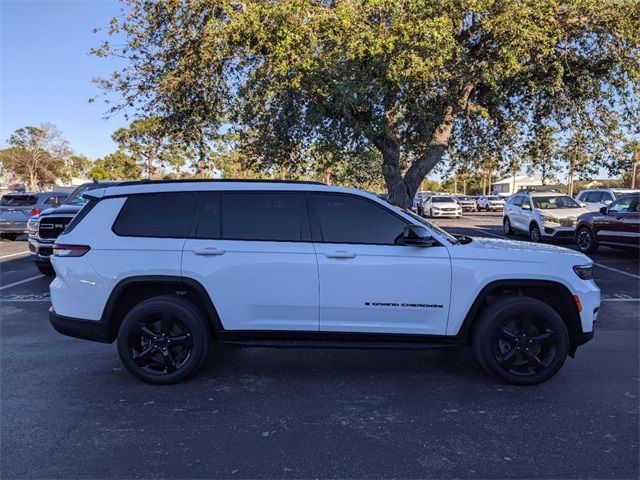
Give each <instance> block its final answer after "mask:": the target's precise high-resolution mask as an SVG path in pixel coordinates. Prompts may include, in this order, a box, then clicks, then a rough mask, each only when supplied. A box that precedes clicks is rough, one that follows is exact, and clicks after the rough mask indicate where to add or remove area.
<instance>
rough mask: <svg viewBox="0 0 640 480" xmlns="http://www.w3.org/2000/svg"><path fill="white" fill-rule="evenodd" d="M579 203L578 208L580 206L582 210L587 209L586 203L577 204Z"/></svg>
mask: <svg viewBox="0 0 640 480" xmlns="http://www.w3.org/2000/svg"><path fill="white" fill-rule="evenodd" d="M579 203H580V206H581V207H582V208H587V204H586V203H584V202H579Z"/></svg>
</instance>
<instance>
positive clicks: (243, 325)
mask: <svg viewBox="0 0 640 480" xmlns="http://www.w3.org/2000/svg"><path fill="white" fill-rule="evenodd" d="M87 196H89V197H90V198H91V200H90V202H89V203H88V204H87V205H86V206H85V207H84V209H83V211H82V212H81V214H80V216H79V217H76V218H80V217H81V220H80V221H78V222H74V223H73V224H71V225H69V227H67V229H66V230H65V231H64V233H63V234H62V235H60V237H58V239H57V241H56V245H55V246H54V247H53V258H52V263H53V266H54V268H55V270H56V273H57V278H56V279H55V280H54V281H53V283H52V284H51V300H52V304H53V306H52V308H51V310H50V321H51V323H52V324H53V326H54V327H55V328H56V329H57V330H58V331H59V332H61V333H63V334H66V335H70V336H75V337H79V338H85V339H89V340H95V341H100V342H107V343H109V342H113V341H114V340H117V346H118V353H119V355H120V358H121V360H122V362H123V364H124V365H125V367H126V368H127V369H128V371H129V372H130V373H132V374H133V375H134V376H136V377H138V378H140V379H142V380H144V381H147V382H150V383H158V384H167V383H174V382H177V381H179V380H182V379H183V378H185V377H187V376H188V375H190V374H192V373H194V372H195V371H196V370H197V369H198V368H199V367H200V365H201V364H202V362H203V361H204V359H205V355H206V352H207V348H208V346H209V344H210V342H212V341H213V342H216V343H224V342H228V343H234V344H241V345H249V346H289V347H292V346H295V347H299V346H307V347H313V346H321V347H328V346H337V347H345V346H349V347H364V348H371V347H377V348H379V347H390V348H433V347H451V346H461V347H462V346H467V345H471V346H472V347H473V350H474V351H475V355H476V356H477V358H478V360H479V361H480V363H481V364H482V365H483V366H484V367H485V368H486V369H487V370H488V371H489V372H490V373H492V374H493V375H495V376H497V377H498V378H500V379H502V380H504V381H506V382H511V383H514V384H521V385H527V384H535V383H539V382H542V381H544V380H547V379H549V378H551V377H552V376H553V375H555V374H556V373H557V372H558V370H559V369H560V368H561V366H562V364H563V363H564V361H565V358H566V356H567V354H569V355H573V354H574V353H575V351H576V348H577V347H579V346H580V345H582V344H583V343H585V342H586V341H588V340H589V339H590V338H591V337H592V336H593V325H594V321H595V320H596V317H597V312H598V307H599V305H600V290H599V289H598V287H597V286H596V284H595V283H594V281H593V279H592V277H591V267H592V262H591V260H590V259H589V258H588V257H586V256H585V255H583V254H581V253H579V252H574V251H571V250H567V249H564V248H559V247H554V246H549V245H534V244H528V243H517V242H511V241H506V240H494V239H481V238H469V237H459V238H456V237H454V236H451V235H449V234H448V233H446V232H444V231H443V230H441V229H440V228H438V227H437V226H435V225H432V224H431V223H429V222H427V221H426V220H423V219H422V218H421V217H419V216H418V215H416V214H414V213H413V212H411V211H407V210H401V209H399V208H397V207H394V206H392V205H390V204H389V203H387V202H385V201H384V200H381V199H379V198H378V197H376V196H375V195H372V194H368V193H365V192H362V191H359V190H354V189H348V188H340V187H333V186H325V185H321V184H313V183H303V182H300V183H291V182H289V183H286V182H264V181H253V182H252V181H204V182H198V181H187V182H184V181H183V182H179V181H169V182H146V183H124V184H122V185H120V186H117V187H108V188H103V189H97V190H93V191H91V192H89V193H88V194H87Z"/></svg>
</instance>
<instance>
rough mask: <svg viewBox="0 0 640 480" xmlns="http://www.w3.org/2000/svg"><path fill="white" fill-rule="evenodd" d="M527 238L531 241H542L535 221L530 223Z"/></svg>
mask: <svg viewBox="0 0 640 480" xmlns="http://www.w3.org/2000/svg"><path fill="white" fill-rule="evenodd" d="M529 238H530V239H531V241H532V242H533V243H540V242H541V241H542V233H541V232H540V227H538V224H537V223H535V222H534V223H532V224H531V226H530V227H529Z"/></svg>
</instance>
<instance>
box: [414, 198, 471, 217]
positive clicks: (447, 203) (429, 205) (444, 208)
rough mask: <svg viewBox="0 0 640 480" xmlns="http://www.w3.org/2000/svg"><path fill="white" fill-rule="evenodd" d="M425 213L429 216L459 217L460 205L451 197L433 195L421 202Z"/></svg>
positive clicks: (460, 212) (460, 213) (460, 214)
mask: <svg viewBox="0 0 640 480" xmlns="http://www.w3.org/2000/svg"><path fill="white" fill-rule="evenodd" d="M423 208H424V212H425V214H427V215H429V216H430V217H461V216H462V207H460V205H458V204H457V203H456V202H455V201H454V200H453V198H452V197H449V196H446V195H433V196H431V197H429V198H427V200H426V202H424V204H423Z"/></svg>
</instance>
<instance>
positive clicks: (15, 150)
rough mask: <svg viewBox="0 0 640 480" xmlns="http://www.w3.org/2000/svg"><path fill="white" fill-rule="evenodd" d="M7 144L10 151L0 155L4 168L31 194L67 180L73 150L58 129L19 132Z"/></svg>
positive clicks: (45, 125) (47, 127) (45, 126)
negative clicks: (68, 164)
mask: <svg viewBox="0 0 640 480" xmlns="http://www.w3.org/2000/svg"><path fill="white" fill-rule="evenodd" d="M7 143H8V144H9V148H6V149H4V150H2V151H0V161H1V162H2V165H3V168H4V170H6V171H7V172H9V173H11V174H13V175H14V176H15V177H16V178H17V179H19V180H20V181H22V182H24V183H25V184H26V185H27V186H28V188H29V189H30V190H32V191H35V190H38V188H45V187H49V186H51V185H53V184H55V182H56V180H57V179H59V178H62V177H64V176H65V174H66V171H65V169H66V167H67V160H68V158H69V156H70V154H71V149H70V148H69V143H68V142H67V140H65V138H64V137H63V135H62V132H61V131H60V130H59V129H58V128H57V127H56V126H55V125H53V124H50V123H43V124H41V125H40V126H38V127H30V126H28V127H23V128H19V129H18V130H16V131H15V132H14V133H13V134H12V135H11V136H10V137H9V139H8V141H7Z"/></svg>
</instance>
